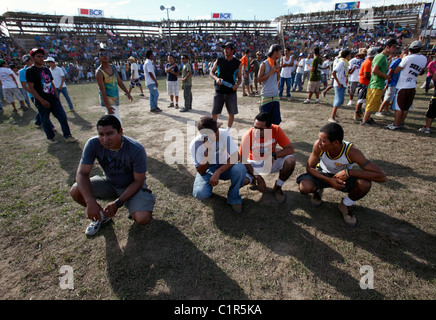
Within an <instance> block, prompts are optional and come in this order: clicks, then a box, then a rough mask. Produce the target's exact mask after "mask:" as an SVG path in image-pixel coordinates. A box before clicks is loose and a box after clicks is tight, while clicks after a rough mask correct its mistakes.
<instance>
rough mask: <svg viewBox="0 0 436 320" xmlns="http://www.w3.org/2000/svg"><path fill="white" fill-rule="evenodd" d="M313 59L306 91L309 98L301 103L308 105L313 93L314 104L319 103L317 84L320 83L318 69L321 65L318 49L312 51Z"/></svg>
mask: <svg viewBox="0 0 436 320" xmlns="http://www.w3.org/2000/svg"><path fill="white" fill-rule="evenodd" d="M313 54H314V56H315V57H314V58H313V61H312V69H310V76H309V83H308V84H307V91H309V96H308V97H307V99H306V100H305V101H304V102H303V103H310V98H312V95H313V94H314V93H315V95H316V100H315V103H318V102H319V83H320V81H321V71H320V70H319V69H318V67H320V66H321V65H322V62H323V61H322V58H321V57H320V56H319V48H315V49H314V50H313Z"/></svg>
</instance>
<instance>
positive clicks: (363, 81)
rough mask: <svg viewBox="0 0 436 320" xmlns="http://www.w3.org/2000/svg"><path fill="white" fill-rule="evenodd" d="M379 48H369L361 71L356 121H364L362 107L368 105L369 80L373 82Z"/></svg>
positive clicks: (355, 114)
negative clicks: (373, 70)
mask: <svg viewBox="0 0 436 320" xmlns="http://www.w3.org/2000/svg"><path fill="white" fill-rule="evenodd" d="M377 50H378V49H377V48H376V47H373V48H369V49H368V51H367V54H366V59H365V61H363V63H362V65H361V66H360V70H359V84H358V85H357V103H356V111H355V113H354V120H355V121H361V120H362V116H363V113H362V106H365V104H366V92H367V90H368V84H369V80H371V67H372V60H373V59H374V57H375V56H376V54H377Z"/></svg>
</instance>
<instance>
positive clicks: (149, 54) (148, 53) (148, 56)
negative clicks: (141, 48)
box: [145, 50, 153, 59]
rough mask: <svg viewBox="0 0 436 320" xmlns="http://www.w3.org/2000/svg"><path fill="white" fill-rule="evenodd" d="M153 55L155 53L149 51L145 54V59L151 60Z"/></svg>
mask: <svg viewBox="0 0 436 320" xmlns="http://www.w3.org/2000/svg"><path fill="white" fill-rule="evenodd" d="M152 54H153V51H151V50H147V52H146V53H145V57H146V58H147V59H149V58H150V56H151V55H152Z"/></svg>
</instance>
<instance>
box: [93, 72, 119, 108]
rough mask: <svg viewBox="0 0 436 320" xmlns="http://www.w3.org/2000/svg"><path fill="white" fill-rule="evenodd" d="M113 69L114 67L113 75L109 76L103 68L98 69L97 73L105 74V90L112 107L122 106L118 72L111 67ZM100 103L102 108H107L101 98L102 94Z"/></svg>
mask: <svg viewBox="0 0 436 320" xmlns="http://www.w3.org/2000/svg"><path fill="white" fill-rule="evenodd" d="M111 67H112V74H111V75H109V74H107V73H106V71H104V70H103V68H102V67H101V66H100V67H98V68H97V71H99V72H101V73H102V74H103V82H104V89H105V91H106V96H107V98H108V99H109V101H110V102H111V106H113V105H115V106H118V105H119V104H120V99H119V96H118V78H117V70H116V69H115V67H114V66H113V65H111ZM100 103H101V106H102V107H105V106H106V105H105V104H104V101H103V98H102V96H101V92H100Z"/></svg>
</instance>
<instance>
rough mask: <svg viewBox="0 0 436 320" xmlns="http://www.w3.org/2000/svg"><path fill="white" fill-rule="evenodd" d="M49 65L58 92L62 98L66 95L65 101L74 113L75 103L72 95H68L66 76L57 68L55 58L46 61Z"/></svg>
mask: <svg viewBox="0 0 436 320" xmlns="http://www.w3.org/2000/svg"><path fill="white" fill-rule="evenodd" d="M44 61H45V62H47V63H48V65H49V67H50V72H51V75H52V76H53V83H54V85H55V88H56V91H57V92H58V95H59V97H60V94H61V93H62V94H63V95H64V98H65V100H66V101H67V103H68V108H69V109H70V111H74V106H73V103H72V102H71V99H70V95H69V94H68V90H67V84H66V83H65V74H64V72H63V71H62V69H61V68H59V67H58V66H56V61H55V59H54V58H53V57H48V58H47V59H45V60H44Z"/></svg>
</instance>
